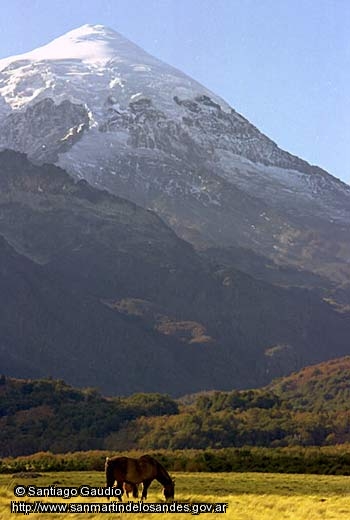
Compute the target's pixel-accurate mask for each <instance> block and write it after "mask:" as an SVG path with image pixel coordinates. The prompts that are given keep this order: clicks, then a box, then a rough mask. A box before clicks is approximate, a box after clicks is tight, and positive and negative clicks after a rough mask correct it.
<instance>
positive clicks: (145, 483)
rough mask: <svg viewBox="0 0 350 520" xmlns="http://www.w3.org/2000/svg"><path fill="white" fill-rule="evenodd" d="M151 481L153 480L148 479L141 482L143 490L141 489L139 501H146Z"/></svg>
mask: <svg viewBox="0 0 350 520" xmlns="http://www.w3.org/2000/svg"><path fill="white" fill-rule="evenodd" d="M152 480H153V478H149V479H147V480H144V481H143V489H142V496H141V500H146V498H147V490H148V488H149V487H150V485H151V482H152Z"/></svg>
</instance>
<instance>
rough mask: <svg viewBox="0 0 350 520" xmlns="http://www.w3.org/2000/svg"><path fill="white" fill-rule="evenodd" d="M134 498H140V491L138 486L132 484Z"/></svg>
mask: <svg viewBox="0 0 350 520" xmlns="http://www.w3.org/2000/svg"><path fill="white" fill-rule="evenodd" d="M132 496H133V497H134V498H138V496H139V490H138V487H137V484H132Z"/></svg>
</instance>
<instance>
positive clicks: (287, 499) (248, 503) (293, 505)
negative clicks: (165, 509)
mask: <svg viewBox="0 0 350 520" xmlns="http://www.w3.org/2000/svg"><path fill="white" fill-rule="evenodd" d="M174 476H175V478H176V487H175V498H176V501H177V502H179V503H180V502H188V503H192V504H193V503H196V502H197V503H198V502H207V503H219V502H223V503H227V504H228V508H227V512H226V514H220V513H200V515H199V516H201V517H203V518H208V519H210V520H220V519H224V518H228V519H230V520H321V519H322V520H348V519H349V517H350V477H342V476H323V475H294V474H293V475H290V474H289V475H287V474H271V473H269V474H266V473H176V474H174ZM17 484H23V486H28V485H32V484H34V485H35V486H37V487H39V486H45V487H47V486H50V485H56V486H59V487H67V486H75V487H79V486H81V485H83V484H84V485H85V484H86V485H89V486H103V485H104V474H103V473H102V472H69V473H68V472H67V473H63V472H61V473H44V474H41V476H40V477H38V478H23V477H21V476H18V475H17V476H14V475H0V518H1V520H7V519H10V518H14V517H15V516H18V515H20V516H23V514H24V513H23V512H22V513H20V512H18V513H17V515H14V514H11V512H10V503H11V501H16V502H17V503H19V501H21V500H22V501H26V502H27V503H28V504H29V503H33V502H34V500H42V502H64V503H69V500H64V499H63V498H59V499H57V498H44V499H41V498H28V497H23V498H17V497H15V496H14V494H13V488H14V486H15V485H17ZM125 500H126V499H125ZM70 501H71V502H85V503H89V502H94V503H103V502H107V500H106V499H105V498H81V497H78V498H73V499H71V500H70ZM161 501H162V488H161V486H160V485H159V484H158V483H157V482H153V483H152V485H151V487H150V490H149V494H148V500H147V502H146V503H150V502H161ZM136 502H137V500H136ZM192 514H193V513H192ZM192 514H191V513H187V514H186V513H173V514H171V515H170V514H166V513H162V514H156V513H149V514H146V513H139V514H137V515H136V518H139V519H140V520H146V519H147V520H156V519H159V518H164V517H168V516H169V518H174V520H184V519H185V518H189V517H191V516H192ZM29 518H31V519H33V520H39V519H40V520H44V519H46V518H47V519H52V520H55V519H56V520H57V519H60V520H62V519H63V518H64V519H66V518H67V519H68V520H78V519H86V520H91V519H94V520H112V519H118V520H119V519H124V520H130V519H131V518H135V513H107V514H101V513H100V514H96V513H83V514H80V513H69V514H67V513H61V514H57V513H53V514H48V513H42V514H38V513H32V514H30V515H29Z"/></svg>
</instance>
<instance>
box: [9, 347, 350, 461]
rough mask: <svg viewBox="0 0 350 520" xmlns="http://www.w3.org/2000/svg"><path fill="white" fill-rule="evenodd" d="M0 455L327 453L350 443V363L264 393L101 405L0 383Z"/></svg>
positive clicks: (54, 385)
mask: <svg viewBox="0 0 350 520" xmlns="http://www.w3.org/2000/svg"><path fill="white" fill-rule="evenodd" d="M0 383H1V385H0V399H1V409H0V413H1V418H0V454H1V456H15V455H25V454H30V453H34V452H37V451H45V450H49V451H52V452H55V453H64V452H69V451H76V450H91V449H107V450H112V451H113V450H129V449H141V450H157V449H171V450H175V449H180V450H181V449H205V448H229V447H243V446H265V447H284V446H326V445H333V444H342V443H346V442H350V412H349V398H350V357H346V358H342V359H337V360H333V361H330V362H327V363H321V364H319V365H315V366H312V367H307V368H305V369H303V370H301V371H300V372H297V373H295V374H293V375H291V376H289V377H286V378H281V379H279V380H276V381H274V382H273V383H272V384H270V385H269V386H267V387H265V388H261V389H253V390H243V391H237V390H234V391H231V392H208V393H201V394H197V395H196V394H194V395H189V396H186V397H184V398H182V399H179V400H177V401H176V400H174V399H171V398H170V397H168V396H166V395H162V394H134V395H132V396H130V397H124V398H123V397H113V398H105V397H103V396H101V395H100V394H99V393H98V392H97V391H96V390H94V389H85V390H77V389H75V388H73V387H71V386H69V385H67V384H65V383H64V382H63V381H54V380H39V381H27V380H26V381H25V380H15V379H11V378H5V377H2V378H1V380H0Z"/></svg>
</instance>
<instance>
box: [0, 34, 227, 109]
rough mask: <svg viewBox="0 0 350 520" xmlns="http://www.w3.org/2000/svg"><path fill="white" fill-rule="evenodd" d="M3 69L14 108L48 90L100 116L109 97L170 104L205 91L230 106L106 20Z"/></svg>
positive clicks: (8, 61) (2, 85) (0, 86)
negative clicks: (84, 106)
mask: <svg viewBox="0 0 350 520" xmlns="http://www.w3.org/2000/svg"><path fill="white" fill-rule="evenodd" d="M0 71H1V80H0V95H1V96H2V97H3V99H4V100H5V101H6V103H8V104H9V105H10V106H11V108H13V109H19V108H23V107H24V106H26V105H28V103H31V102H33V101H34V100H36V101H38V100H39V99H40V98H42V97H43V95H44V96H50V97H51V98H52V99H54V101H55V102H56V103H59V102H60V101H62V100H63V99H69V100H70V101H72V102H79V103H81V102H83V103H86V104H87V105H88V106H89V107H90V108H91V110H92V111H93V112H94V115H95V116H96V115H97V114H99V115H101V112H100V113H99V110H98V109H99V108H100V109H101V108H102V106H103V104H104V103H105V102H106V97H107V96H109V101H110V105H111V106H112V107H113V105H115V108H117V107H119V108H122V107H123V106H124V107H127V105H128V103H129V102H130V101H135V100H136V99H138V98H140V97H141V96H150V97H151V98H152V97H153V99H154V101H155V102H156V104H157V106H158V107H160V108H163V109H164V108H166V107H168V108H169V107H170V108H173V105H174V103H173V96H175V95H179V96H182V97H193V96H195V95H198V94H203V93H206V94H208V95H211V96H213V98H214V99H216V100H218V101H220V103H221V104H222V105H223V106H225V108H226V109H228V108H229V107H228V105H227V104H226V103H225V102H224V101H223V100H220V99H219V98H218V97H217V96H215V95H214V94H212V93H211V92H209V91H208V90H207V89H205V88H203V87H202V86H201V85H200V84H198V83H197V82H195V81H194V80H192V79H191V78H189V77H188V76H186V75H185V74H183V73H182V72H180V71H178V70H176V69H174V68H173V67H170V66H169V65H166V64H165V63H163V62H161V61H160V60H158V59H156V58H154V57H153V56H151V55H150V54H148V53H147V52H145V51H143V50H142V49H141V48H140V47H138V46H137V45H135V44H134V43H132V42H130V41H129V40H127V39H126V38H124V37H123V36H121V35H120V34H118V33H117V32H115V31H113V30H111V29H108V28H106V27H104V26H103V25H83V26H82V27H80V28H78V29H74V30H73V31H70V32H68V33H67V34H65V35H63V36H61V37H59V38H57V39H55V40H53V41H52V42H50V43H49V44H47V45H44V46H43V47H39V48H37V49H34V50H33V51H30V52H28V53H25V54H21V55H18V56H12V57H9V58H5V59H2V60H0ZM114 99H115V100H118V101H116V102H115V103H113V100H114ZM99 105H100V106H99ZM95 112H96V113H95ZM97 119H98V118H97Z"/></svg>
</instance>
